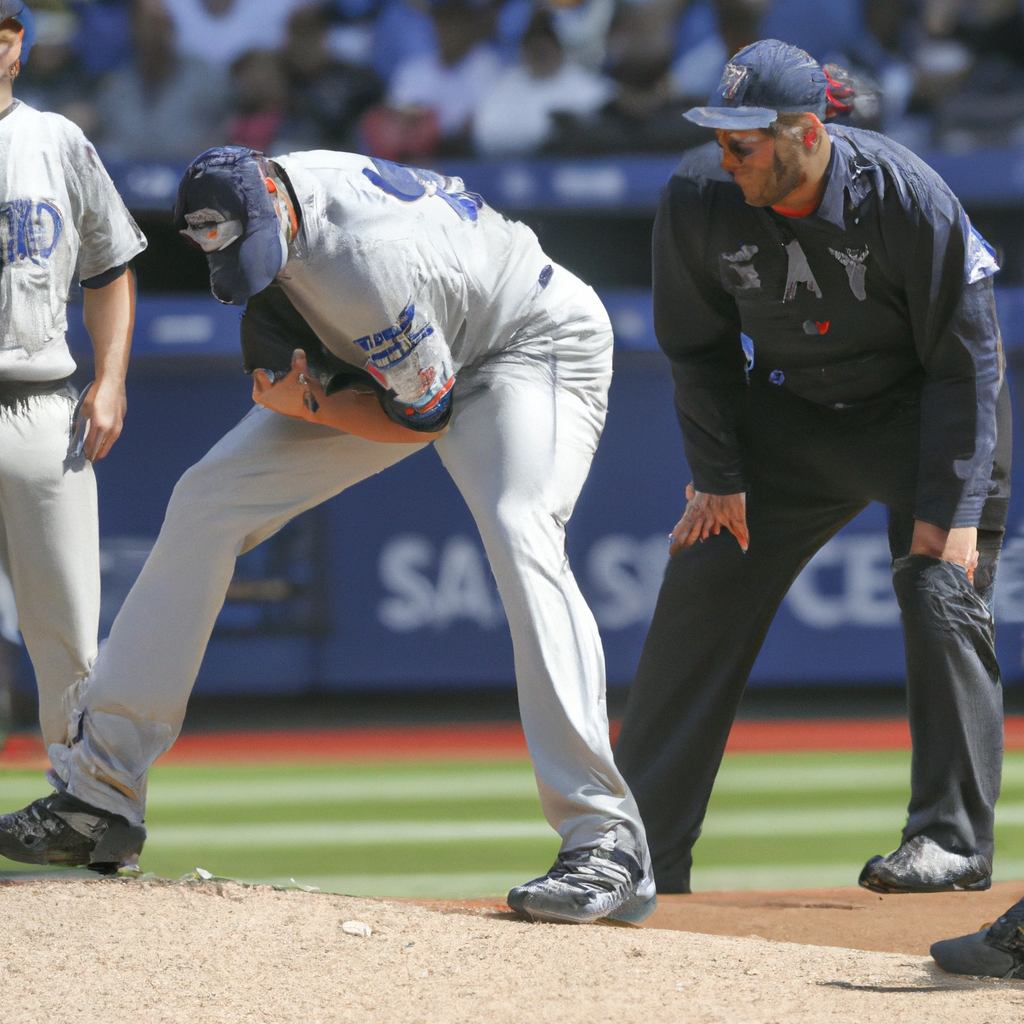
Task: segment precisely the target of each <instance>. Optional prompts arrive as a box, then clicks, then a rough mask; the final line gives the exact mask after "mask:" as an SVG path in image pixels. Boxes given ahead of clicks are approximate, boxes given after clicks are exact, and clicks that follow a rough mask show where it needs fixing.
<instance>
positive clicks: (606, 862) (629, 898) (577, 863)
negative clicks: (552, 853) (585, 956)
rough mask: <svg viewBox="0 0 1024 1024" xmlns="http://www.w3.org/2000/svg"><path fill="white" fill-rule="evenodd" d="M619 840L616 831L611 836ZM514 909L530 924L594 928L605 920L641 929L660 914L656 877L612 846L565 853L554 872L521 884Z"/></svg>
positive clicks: (510, 896)
mask: <svg viewBox="0 0 1024 1024" xmlns="http://www.w3.org/2000/svg"><path fill="white" fill-rule="evenodd" d="M608 835H609V837H611V838H612V839H614V835H615V833H614V832H609V833H608ZM508 905H509V907H511V908H512V910H514V911H515V912H516V913H517V914H519V916H520V917H525V918H527V919H528V920H530V921H558V922H563V923H566V924H589V923H591V922H592V921H597V920H599V919H602V918H603V919H607V920H610V921H625V922H628V923H630V924H639V923H640V922H641V921H645V920H646V919H647V918H648V917H650V916H651V914H653V913H654V910H655V908H656V907H657V905H658V898H657V896H656V895H655V892H654V878H653V877H652V875H651V873H650V871H649V870H647V871H645V870H644V868H643V867H642V866H641V865H640V863H639V862H638V861H637V859H636V857H634V856H633V854H632V853H629V852H627V851H626V850H624V849H622V848H621V847H618V846H616V845H615V844H614V842H606V843H603V844H602V845H601V846H599V847H597V848H593V849H577V850H563V851H562V852H561V853H559V855H558V859H557V860H556V861H555V863H554V864H553V865H552V867H551V870H550V871H548V873H547V874H546V875H542V876H541V877H540V878H535V879H534V880H533V881H532V882H526V883H524V884H523V885H517V886H516V887H515V888H514V889H513V890H512V891H511V892H510V893H509V894H508Z"/></svg>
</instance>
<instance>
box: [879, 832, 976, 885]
mask: <svg viewBox="0 0 1024 1024" xmlns="http://www.w3.org/2000/svg"><path fill="white" fill-rule="evenodd" d="M859 882H860V884H861V885H862V886H864V888H865V889H870V890H871V891H872V892H957V891H961V890H970V891H977V890H980V889H988V888H989V886H991V885H992V860H991V858H990V857H985V856H983V855H982V854H973V855H972V856H970V857H965V856H963V855H962V854H959V853H950V852H949V850H945V849H943V848H942V847H941V846H939V844H938V843H937V842H935V840H934V839H929V838H928V837H927V836H914V837H913V838H911V839H908V840H907V841H906V842H905V843H904V844H903V845H902V846H901V847H900V848H899V849H898V850H896V851H895V852H893V853H890V854H889V856H888V857H872V858H871V860H869V861H868V862H867V864H865V865H864V870H863V871H862V872H861V873H860V879H859Z"/></svg>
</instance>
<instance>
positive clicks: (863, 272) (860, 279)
mask: <svg viewBox="0 0 1024 1024" xmlns="http://www.w3.org/2000/svg"><path fill="white" fill-rule="evenodd" d="M828 251H829V252H830V253H832V255H833V256H835V258H836V259H837V260H839V262H840V263H842V265H843V266H844V267H846V276H847V277H848V278H849V279H850V291H852V292H853V294H854V296H855V297H856V298H857V299H859V300H860V301H861V302H863V301H864V300H865V299H866V298H867V297H868V293H867V290H866V289H865V287H864V282H865V279H866V277H867V273H868V270H867V267H865V266H864V261H865V260H866V259H867V258H868V247H867V246H866V245H865V246H864V248H863V249H859V250H858V249H844V250H843V251H842V252H840V251H839V250H838V249H833V248H831V247H830V248H829V250H828Z"/></svg>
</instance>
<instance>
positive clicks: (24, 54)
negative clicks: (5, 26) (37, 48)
mask: <svg viewBox="0 0 1024 1024" xmlns="http://www.w3.org/2000/svg"><path fill="white" fill-rule="evenodd" d="M11 20H13V21H16V22H17V23H18V24H19V25H20V26H21V27H22V28H23V29H24V30H25V37H24V38H23V39H22V41H21V56H20V57H19V58H18V59H19V60H20V61H21V66H22V67H24V66H25V65H26V64H27V63H28V51H29V50H31V49H32V43H33V42H35V38H36V19H35V18H34V17H33V15H32V12H31V10H29V8H28V7H27V6H26V5H25V0H0V24H2V23H3V22H5V21H11Z"/></svg>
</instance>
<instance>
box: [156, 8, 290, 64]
mask: <svg viewBox="0 0 1024 1024" xmlns="http://www.w3.org/2000/svg"><path fill="white" fill-rule="evenodd" d="M309 4H310V0H167V9H168V13H169V14H170V16H171V18H172V19H173V21H174V27H175V29H176V30H177V35H178V47H179V50H180V52H181V53H182V54H183V55H184V56H186V57H198V58H199V59H200V60H203V61H205V62H206V63H207V64H212V65H213V66H215V67H218V68H223V69H225V70H226V69H227V67H228V66H229V65H230V64H231V63H232V61H234V60H235V59H236V58H237V57H240V56H241V55H242V54H243V53H246V52H247V51H248V50H257V49H258V50H277V49H279V48H280V47H281V46H282V45H283V43H284V40H285V36H286V34H287V28H288V18H289V16H290V15H291V13H292V11H294V10H295V9H296V8H297V7H304V6H307V5H309Z"/></svg>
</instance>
